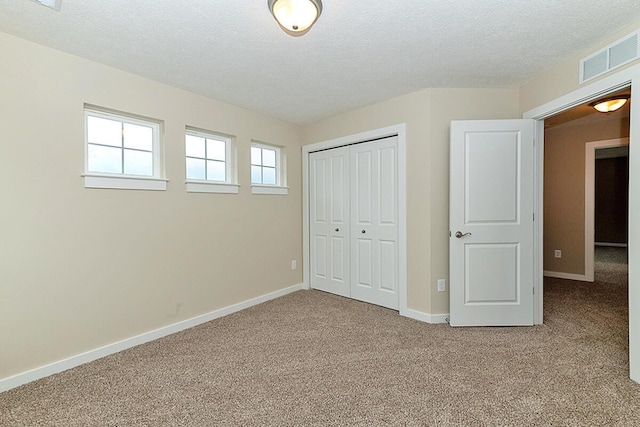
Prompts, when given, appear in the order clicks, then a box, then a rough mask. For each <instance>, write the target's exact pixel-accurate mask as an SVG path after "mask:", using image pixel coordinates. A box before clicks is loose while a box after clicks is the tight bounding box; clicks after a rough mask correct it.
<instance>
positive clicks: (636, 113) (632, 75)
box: [523, 65, 640, 382]
mask: <svg viewBox="0 0 640 427" xmlns="http://www.w3.org/2000/svg"><path fill="white" fill-rule="evenodd" d="M628 87H631V92H632V97H633V93H634V92H635V88H638V92H639V93H640V65H635V66H632V67H629V68H625V69H623V70H621V71H618V72H616V73H615V74H612V75H610V76H607V77H604V78H602V79H600V80H598V81H596V82H594V83H591V84H589V85H586V86H584V87H581V88H579V89H576V90H574V91H573V92H570V93H568V94H566V95H563V96H561V97H559V98H557V99H554V100H553V101H550V102H547V103H545V104H543V105H540V106H538V107H536V108H533V109H531V110H529V111H527V112H525V113H524V114H523V118H525V119H534V120H536V121H537V123H536V145H535V147H534V150H535V154H534V155H535V171H536V177H535V183H534V185H535V188H534V191H535V194H534V198H535V201H534V205H535V207H534V211H535V215H536V217H537V218H538V221H535V224H534V232H535V235H534V248H535V250H534V266H535V267H534V283H535V286H536V295H537V297H536V298H535V299H534V322H535V323H536V324H541V323H542V320H543V319H542V317H543V316H542V312H543V231H544V224H543V212H544V211H543V209H544V203H543V190H544V120H545V119H546V118H548V117H551V116H553V115H555V114H558V113H560V112H562V111H566V110H568V109H571V108H573V107H576V106H578V105H581V104H584V103H587V102H590V101H592V100H594V99H597V98H599V97H602V96H606V95H608V94H611V93H613V92H616V91H618V90H621V89H624V88H628ZM629 127H630V130H629V141H630V144H629V307H630V308H632V307H638V306H640V269H638V271H636V268H634V265H640V249H638V250H636V249H635V244H636V243H638V247H640V216H638V218H635V217H634V216H633V215H631V212H640V146H639V145H638V143H640V108H637V107H635V106H634V103H633V102H632V103H631V111H630V113H629ZM635 141H638V143H636V142H635ZM636 152H637V153H636ZM629 367H630V377H631V379H632V380H634V381H636V382H640V313H636V312H635V311H634V310H632V309H630V310H629Z"/></svg>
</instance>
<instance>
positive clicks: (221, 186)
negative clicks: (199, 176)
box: [185, 181, 240, 194]
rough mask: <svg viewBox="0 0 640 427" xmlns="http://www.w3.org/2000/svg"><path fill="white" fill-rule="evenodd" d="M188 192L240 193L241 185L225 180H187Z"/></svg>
mask: <svg viewBox="0 0 640 427" xmlns="http://www.w3.org/2000/svg"><path fill="white" fill-rule="evenodd" d="M185 184H186V186H187V193H222V194H238V191H239V189H240V185H238V184H229V183H225V182H210V181H186V182H185Z"/></svg>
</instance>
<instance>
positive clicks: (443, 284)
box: [438, 279, 447, 292]
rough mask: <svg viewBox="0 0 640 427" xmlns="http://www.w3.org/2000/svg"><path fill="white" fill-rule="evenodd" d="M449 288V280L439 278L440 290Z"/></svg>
mask: <svg viewBox="0 0 640 427" xmlns="http://www.w3.org/2000/svg"><path fill="white" fill-rule="evenodd" d="M446 290H447V280H446V279H438V292H444V291H446Z"/></svg>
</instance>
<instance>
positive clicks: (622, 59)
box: [580, 31, 640, 83]
mask: <svg viewBox="0 0 640 427" xmlns="http://www.w3.org/2000/svg"><path fill="white" fill-rule="evenodd" d="M639 39H640V31H636V32H635V33H632V34H630V35H628V36H626V37H624V38H622V39H620V40H618V41H617V42H615V43H612V44H610V45H609V46H607V47H605V48H604V49H602V50H599V51H598V52H595V53H594V54H592V55H589V56H588V57H586V58H584V59H582V60H581V61H580V83H583V82H586V81H587V80H590V79H592V78H594V77H597V76H599V75H601V74H604V73H606V72H608V71H611V70H613V69H616V68H618V67H621V66H623V65H625V64H628V63H629V62H631V61H633V60H636V59H638V57H639V56H640V52H639V51H638V40H639Z"/></svg>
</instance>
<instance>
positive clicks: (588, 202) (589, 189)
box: [584, 138, 629, 282]
mask: <svg viewBox="0 0 640 427" xmlns="http://www.w3.org/2000/svg"><path fill="white" fill-rule="evenodd" d="M628 145H629V138H614V139H605V140H602V141H591V142H587V143H586V144H585V152H584V276H585V280H586V281H587V282H593V281H594V280H595V268H594V247H595V236H594V233H595V228H596V227H595V223H596V221H595V217H596V213H595V210H596V208H595V206H596V203H595V201H596V150H598V149H601V148H614V147H626V146H628Z"/></svg>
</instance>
